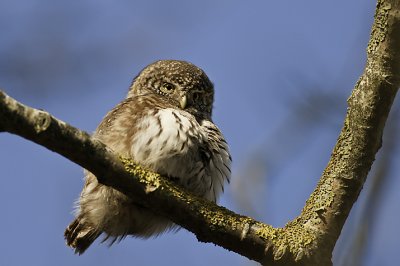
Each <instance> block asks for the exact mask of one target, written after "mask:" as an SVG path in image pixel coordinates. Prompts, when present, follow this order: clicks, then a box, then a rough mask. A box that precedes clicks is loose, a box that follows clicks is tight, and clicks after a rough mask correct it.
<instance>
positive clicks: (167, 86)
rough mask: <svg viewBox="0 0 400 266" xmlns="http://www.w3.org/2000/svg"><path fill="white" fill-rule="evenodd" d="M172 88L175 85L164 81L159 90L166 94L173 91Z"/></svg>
mask: <svg viewBox="0 0 400 266" xmlns="http://www.w3.org/2000/svg"><path fill="white" fill-rule="evenodd" d="M174 90H175V86H174V85H173V84H171V83H168V82H164V83H163V84H162V85H161V87H160V91H161V92H163V93H167V94H168V93H171V92H173V91H174Z"/></svg>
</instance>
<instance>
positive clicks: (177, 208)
mask: <svg viewBox="0 0 400 266" xmlns="http://www.w3.org/2000/svg"><path fill="white" fill-rule="evenodd" d="M399 48H400V1H395V0H387V1H385V0H380V1H378V3H377V9H376V13H375V21H374V24H373V27H372V33H371V39H370V42H369V44H368V49H367V55H368V59H367V64H366V67H365V71H364V73H363V75H362V76H361V77H360V79H359V81H358V82H357V84H356V86H355V88H354V90H353V92H352V94H351V96H350V98H349V99H348V106H349V107H348V110H347V115H346V117H345V120H344V126H343V129H342V131H341V133H340V135H339V137H338V141H337V143H336V146H335V148H334V150H333V152H332V155H331V158H330V161H329V163H328V165H327V167H326V169H325V170H324V172H323V174H322V176H321V179H320V181H319V183H318V185H317V187H316V189H315V190H314V192H313V193H312V194H311V196H310V198H309V199H308V200H307V202H306V205H305V206H304V208H303V210H302V212H301V214H300V215H299V216H298V217H297V218H295V219H294V220H293V221H290V222H288V223H287V225H286V226H285V227H284V228H273V227H272V226H270V225H266V224H263V223H261V222H258V221H256V220H254V219H252V218H250V217H246V216H241V215H238V214H235V213H233V212H232V211H229V210H227V209H226V208H223V207H219V206H217V205H215V204H213V203H210V202H208V201H206V200H203V199H201V198H197V197H195V196H193V195H191V194H190V193H188V192H186V191H185V190H184V189H182V188H180V187H178V186H177V185H176V184H174V183H172V182H170V181H168V180H167V179H165V178H162V177H161V176H160V175H158V174H157V173H153V172H151V171H148V170H146V169H143V168H142V167H140V166H139V165H137V164H135V163H134V162H132V161H131V160H129V159H128V158H120V157H118V155H116V154H114V153H112V152H111V151H110V150H108V149H107V147H106V146H104V145H103V144H102V143H100V142H99V141H96V140H94V139H92V138H91V137H90V136H89V134H87V133H85V132H83V131H80V130H78V129H76V128H74V127H72V126H70V125H68V124H66V123H65V122H62V121H60V120H58V119H56V118H54V117H53V116H51V115H50V114H48V113H47V112H44V111H40V110H36V109H33V108H30V107H28V106H25V105H23V104H21V103H19V102H17V101H15V100H14V99H12V98H11V97H9V96H8V95H6V94H5V93H4V92H2V91H0V131H6V132H10V133H13V134H16V135H19V136H21V137H24V138H26V139H29V140H31V141H33V142H36V143H38V144H39V145H42V146H44V147H46V148H48V149H49V150H52V151H54V152H57V153H59V154H61V155H63V156H64V157H66V158H68V159H69V160H71V161H73V162H75V163H77V164H79V165H81V166H82V167H84V168H86V169H88V170H89V171H91V172H92V173H93V174H95V175H96V177H97V178H98V180H99V182H100V183H102V184H104V185H107V186H110V187H113V188H114V189H116V190H118V191H121V192H122V193H124V194H126V195H127V196H129V197H131V198H132V199H133V200H135V201H137V202H139V203H141V204H143V205H144V206H146V207H148V208H149V209H151V210H152V211H154V212H156V213H157V214H160V215H163V216H166V217H168V218H169V219H171V220H172V221H174V222H175V223H177V224H179V225H181V226H182V227H184V228H186V229H187V230H189V231H191V232H193V233H194V234H196V236H197V238H198V240H199V241H202V242H213V243H215V244H217V245H220V246H222V247H224V248H226V249H228V250H231V251H234V252H237V253H239V254H241V255H243V256H246V257H248V258H250V259H253V260H255V261H258V262H260V263H262V264H265V265H267V264H268V265H292V264H293V265H331V264H332V262H331V256H332V251H333V248H334V245H335V243H336V241H337V239H338V237H339V235H340V232H341V230H342V227H343V225H344V222H345V220H346V218H347V217H348V215H349V212H350V210H351V208H352V206H353V204H354V202H355V201H356V200H357V198H358V195H359V193H360V191H361V189H362V186H363V184H364V182H365V180H366V177H367V175H368V172H369V171H370V168H371V166H372V163H373V161H374V159H375V154H376V153H377V151H378V150H379V148H380V147H381V144H382V134H383V129H384V126H385V122H386V119H387V117H388V114H389V111H390V108H391V106H392V103H393V100H394V98H395V95H396V93H397V91H398V87H399V85H400V49H399Z"/></svg>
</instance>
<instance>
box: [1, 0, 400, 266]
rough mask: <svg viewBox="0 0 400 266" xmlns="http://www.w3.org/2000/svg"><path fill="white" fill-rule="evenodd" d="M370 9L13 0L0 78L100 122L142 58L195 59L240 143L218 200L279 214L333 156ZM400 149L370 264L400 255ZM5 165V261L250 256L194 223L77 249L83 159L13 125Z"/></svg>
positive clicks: (59, 113) (303, 194) (55, 109)
mask: <svg viewBox="0 0 400 266" xmlns="http://www.w3.org/2000/svg"><path fill="white" fill-rule="evenodd" d="M374 8H375V2H374V1H364V0H354V1H345V0H340V1H316V0H315V1H314V0H313V1H311V0H310V1H287V0H285V1H261V0H259V1H227V0H225V1H223V0H220V1H213V0H204V1H183V0H181V1H161V0H158V1H152V0H150V1H105V0H97V1H69V2H68V1H50V0H42V1H22V0H21V1H11V0H3V1H1V2H0V32H1V35H0V87H1V88H2V89H3V90H5V91H6V93H8V94H9V95H10V96H12V97H14V98H16V99H17V100H19V101H21V102H23V103H25V104H27V105H29V106H32V107H35V108H40V109H44V110H46V111H48V112H50V113H51V114H53V115H54V116H56V117H57V118H59V119H61V120H63V121H66V122H68V123H70V124H71V125H73V126H76V127H78V128H80V129H83V130H86V131H88V132H93V131H94V129H95V128H96V126H97V124H98V123H99V122H100V120H101V119H102V117H103V116H104V115H105V114H106V112H107V111H108V110H110V109H111V108H112V107H113V106H114V105H116V104H117V103H118V102H119V101H120V100H121V99H122V98H124V97H125V95H126V93H127V89H128V87H129V85H130V82H131V80H132V78H133V77H134V76H135V75H136V74H137V73H138V72H139V71H140V70H141V69H142V68H143V67H145V66H146V65H148V64H149V63H151V62H153V61H155V60H159V59H179V60H187V61H190V62H192V63H194V64H196V65H198V66H199V67H201V68H203V69H204V70H205V72H206V73H207V75H208V76H209V77H210V79H211V80H212V81H213V82H214V85H215V90H216V98H215V104H214V112H213V116H214V121H215V123H216V124H217V125H218V126H219V127H220V128H221V130H222V132H223V133H224V135H225V137H226V139H227V140H228V142H229V144H230V147H231V153H232V157H233V178H232V182H231V184H230V185H229V186H227V187H226V193H225V194H224V195H223V197H222V198H221V201H220V204H221V205H223V206H226V207H228V208H230V209H231V210H233V211H236V212H238V213H241V214H246V215H251V216H252V217H254V218H256V219H258V220H261V221H263V222H266V223H268V224H271V225H273V226H284V224H285V223H286V222H287V221H289V220H290V219H293V218H294V217H295V216H296V215H298V214H299V212H300V211H301V208H302V206H303V205H304V203H305V201H306V199H307V198H308V196H309V195H310V193H311V192H312V190H313V189H314V187H315V185H316V183H317V181H318V178H319V176H320V175H321V173H322V171H323V169H324V167H325V166H326V164H327V162H328V159H329V156H330V153H331V151H332V148H333V146H334V144H335V142H336V138H337V136H338V134H339V131H340V129H341V126H342V121H343V118H344V115H345V112H346V99H347V97H348V96H349V95H350V92H351V90H352V88H353V86H354V84H355V82H356V81H357V79H358V77H359V76H360V75H361V73H362V71H363V67H364V65H365V59H366V55H365V49H366V47H367V42H368V39H369V34H370V28H371V25H372V22H373V14H374ZM397 109H399V108H397ZM397 118H398V117H397ZM393 123H394V124H399V119H392V124H393ZM385 143H387V142H384V147H385ZM392 147H396V146H395V145H394V144H393V143H392ZM392 154H394V155H392V156H390V160H389V164H388V167H386V168H385V169H388V170H387V172H388V173H387V179H386V181H385V182H384V184H383V186H382V191H383V192H382V193H381V194H379V195H381V196H380V199H379V201H378V202H379V205H378V207H377V208H376V209H377V211H375V212H373V217H372V218H373V219H368V221H369V222H371V226H370V227H369V228H368V232H370V234H368V237H367V238H366V241H365V243H366V249H365V252H364V253H363V255H362V257H363V260H362V261H361V262H360V264H361V265H368V266H369V265H393V261H398V238H399V237H400V229H399V226H398V225H399V224H400V205H399V204H398V203H399V200H400V194H399V193H398V191H400V179H399V178H398V173H399V172H400V163H399V159H398V158H399V149H398V146H397V148H395V149H394V151H392ZM0 162H1V163H0V167H1V172H0V174H1V181H2V184H1V185H0V202H1V203H2V212H1V219H0V232H1V235H2V241H0V265H7V266H8V265H85V266H87V265H96V266H102V265H161V264H162V265H255V264H254V263H253V262H250V261H249V260H248V259H246V258H244V257H242V256H240V255H238V254H235V253H233V252H229V251H226V250H224V249H223V248H221V247H217V246H214V245H213V244H204V243H199V242H198V241H197V239H196V237H195V236H194V235H193V234H191V233H189V232H187V231H186V230H183V229H182V230H180V231H179V232H178V233H176V234H172V233H169V234H165V235H162V236H161V237H158V238H156V239H150V240H146V241H144V240H140V239H135V238H126V239H125V240H123V241H122V242H121V243H119V244H116V245H113V246H112V247H111V248H108V247H107V246H106V245H104V244H99V242H96V243H94V244H93V245H92V246H91V247H90V248H89V250H88V251H87V252H86V253H85V254H84V255H83V256H77V255H74V254H73V252H72V250H71V249H70V248H68V247H67V246H66V245H65V241H64V239H63V232H64V229H65V227H66V226H67V225H68V224H69V223H70V221H71V220H72V219H73V216H72V214H71V212H72V209H73V208H72V207H73V202H74V201H75V199H76V198H77V197H78V195H79V193H80V191H81V188H82V185H83V182H82V169H81V168H80V167H79V166H77V165H75V164H73V163H72V162H70V161H68V160H66V159H65V158H63V157H61V156H60V155H57V154H55V153H52V152H50V151H48V150H46V149H45V148H42V147H40V146H38V145H36V144H34V143H31V142H29V141H26V140H24V139H22V138H20V137H18V136H14V135H10V134H8V133H2V134H0ZM373 172H374V171H373ZM395 173H397V174H395ZM369 187H370V185H369V184H366V186H365V189H364V191H363V192H362V194H361V200H360V201H359V202H358V203H357V205H356V208H354V209H353V211H352V213H351V217H350V219H349V221H348V223H347V224H346V228H345V230H344V231H343V234H342V236H341V239H340V241H339V242H338V245H337V247H336V251H335V252H336V253H335V257H334V259H335V262H336V263H335V264H336V265H339V264H340V263H342V262H343V261H345V259H343V258H345V257H346V252H345V251H346V250H347V251H349V250H352V248H351V247H348V245H349V243H351V236H352V235H353V233H354V232H355V231H356V230H355V229H357V228H360V226H359V224H360V218H357V217H364V216H362V213H363V210H364V211H365V210H369V207H370V206H371V205H369V204H368V201H366V200H365V199H366V198H367V196H368V191H370V190H369ZM363 199H364V200H363ZM365 202H367V203H365ZM374 206H375V205H374ZM364 213H365V212H364ZM361 220H363V222H364V223H362V224H363V225H364V224H365V219H364V218H362V219H361ZM336 254H337V255H336ZM342 265H345V264H342Z"/></svg>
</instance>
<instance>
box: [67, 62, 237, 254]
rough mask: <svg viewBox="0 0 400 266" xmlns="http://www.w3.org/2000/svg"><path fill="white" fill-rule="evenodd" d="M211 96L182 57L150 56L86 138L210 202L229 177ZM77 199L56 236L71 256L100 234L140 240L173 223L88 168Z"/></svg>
mask: <svg viewBox="0 0 400 266" xmlns="http://www.w3.org/2000/svg"><path fill="white" fill-rule="evenodd" d="M213 100H214V87H213V84H212V83H211V81H210V80H209V78H208V77H207V75H206V74H205V73H204V71H203V70H201V69H200V68H198V67H196V66H195V65H193V64H191V63H188V62H185V61H176V60H161V61H157V62H155V63H152V64H150V65H149V66H147V67H145V68H144V69H143V70H142V71H141V72H140V73H139V75H138V76H137V77H136V78H134V80H133V82H132V84H131V86H130V88H129V91H128V94H127V97H126V98H125V100H123V101H122V102H121V103H119V104H118V105H117V106H116V107H115V108H114V109H112V110H111V111H110V112H109V113H108V114H107V115H106V116H105V118H104V119H103V120H102V121H101V123H100V125H99V126H98V128H97V129H96V131H95V133H94V135H93V137H94V138H96V139H98V140H100V141H101V142H103V143H104V144H105V145H107V146H108V147H109V148H110V149H112V150H113V151H114V152H115V153H117V154H119V155H121V156H124V157H128V158H131V159H132V160H133V161H135V162H137V163H139V164H140V165H142V166H144V167H146V168H148V169H151V170H153V171H155V172H157V173H159V174H161V176H163V177H165V178H169V179H171V180H173V181H174V182H177V183H178V184H179V185H180V186H183V187H185V188H186V189H187V190H189V191H190V192H192V193H193V194H195V195H197V196H200V197H203V198H205V199H207V200H210V201H213V202H215V201H216V200H217V199H218V196H219V195H220V193H221V192H222V191H223V187H224V183H225V181H229V178H230V165H231V156H230V153H229V149H228V145H227V143H226V141H225V139H224V137H223V135H222V134H221V132H220V130H219V129H218V127H217V126H216V125H215V124H214V123H213V122H212V119H211V113H212V105H213ZM77 205H78V206H77V210H76V219H75V220H74V221H73V222H72V223H71V224H70V225H69V226H68V227H67V229H66V230H65V234H64V235H65V239H66V241H67V245H68V246H70V247H72V248H73V249H74V250H75V253H78V254H82V253H83V252H85V250H86V249H87V248H88V247H89V246H90V245H91V244H92V243H93V241H94V240H95V239H96V238H98V237H99V236H100V235H102V234H103V236H104V240H108V241H109V243H110V245H111V244H112V243H114V242H115V241H116V240H121V239H123V238H124V237H126V236H128V235H131V236H135V237H139V238H148V237H151V236H157V235H159V234H161V233H162V232H165V231H168V230H170V229H174V228H177V226H176V225H175V224H174V223H173V222H171V221H170V220H168V219H166V218H164V217H162V216H159V215H157V214H156V213H153V212H152V211H150V210H148V209H146V208H145V207H143V206H141V205H139V204H137V203H135V202H133V201H132V200H131V199H129V198H128V197H126V196H125V195H124V194H122V193H120V192H119V191H117V190H114V189H113V188H110V187H107V186H104V185H102V184H100V183H98V181H97V179H96V177H95V176H94V175H93V174H92V173H90V172H88V171H85V185H84V188H83V190H82V193H81V195H80V198H79V200H78V203H77ZM104 240H103V241H104Z"/></svg>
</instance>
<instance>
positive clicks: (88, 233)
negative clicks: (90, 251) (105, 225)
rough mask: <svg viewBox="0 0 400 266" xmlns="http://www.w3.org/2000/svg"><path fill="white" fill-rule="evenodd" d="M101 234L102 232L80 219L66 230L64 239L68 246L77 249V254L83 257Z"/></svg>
mask: <svg viewBox="0 0 400 266" xmlns="http://www.w3.org/2000/svg"><path fill="white" fill-rule="evenodd" d="M100 234H101V232H100V231H98V230H96V229H94V228H93V227H91V226H89V225H87V224H85V223H82V222H81V219H80V218H79V217H78V218H76V219H75V220H74V221H73V222H72V223H71V224H70V225H69V226H68V227H67V229H65V232H64V237H65V240H67V245H68V246H70V247H71V248H73V249H75V253H77V254H79V255H81V254H83V253H84V252H85V250H86V249H87V248H88V247H89V246H90V245H91V244H92V243H93V241H95V240H96V238H97V237H99V235H100Z"/></svg>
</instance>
